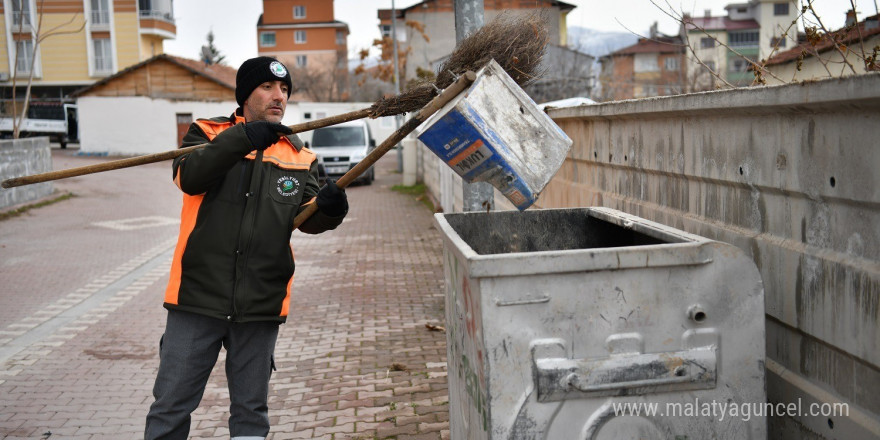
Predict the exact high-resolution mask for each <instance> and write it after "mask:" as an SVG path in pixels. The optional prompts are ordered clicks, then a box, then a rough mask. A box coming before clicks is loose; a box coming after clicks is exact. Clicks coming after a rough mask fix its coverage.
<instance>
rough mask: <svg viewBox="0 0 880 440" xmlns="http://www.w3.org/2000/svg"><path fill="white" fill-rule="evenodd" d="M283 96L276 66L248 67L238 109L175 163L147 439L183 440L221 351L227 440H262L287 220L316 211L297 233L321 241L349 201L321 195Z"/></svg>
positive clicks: (283, 301)
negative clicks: (173, 224)
mask: <svg viewBox="0 0 880 440" xmlns="http://www.w3.org/2000/svg"><path fill="white" fill-rule="evenodd" d="M291 86H292V84H291V78H290V73H289V72H288V71H287V69H286V68H285V67H284V65H283V64H281V63H280V62H278V61H277V60H275V59H274V58H269V57H258V58H253V59H250V60H247V61H245V62H244V63H243V64H242V65H241V67H240V68H239V70H238V74H237V75H236V88H235V98H236V101H237V102H238V104H239V108H238V109H237V110H236V111H235V113H234V114H233V115H232V116H230V117H228V118H227V117H220V118H214V119H201V120H198V121H196V122H195V123H193V124H192V125H191V126H190V129H189V132H188V133H187V134H186V136H185V137H184V138H183V146H184V147H186V146H190V145H197V144H202V143H208V146H207V147H205V148H202V149H200V150H197V151H194V152H191V153H189V154H186V155H184V156H181V157H179V158H178V159H176V160H174V163H173V169H174V182H175V183H176V184H177V186H178V187H180V189H181V190H182V191H183V192H184V196H183V210H182V213H181V224H180V237H179V239H178V243H177V248H176V249H175V251H174V260H173V263H172V266H171V279H170V281H169V283H168V288H167V290H166V292H165V308H167V309H168V320H167V324H166V327H165V334H164V335H163V337H162V341H161V343H160V353H159V357H160V365H159V373H158V375H157V377H156V383H155V386H154V388H153V395H154V397H155V398H156V400H155V402H154V403H153V404H152V406H151V407H150V412H149V414H148V415H147V423H146V430H145V437H146V438H147V439H185V438H186V437H187V435H188V434H189V428H190V414H191V413H192V411H194V410H195V409H196V408H197V407H198V405H199V402H200V401H201V398H202V394H203V393H204V390H205V385H206V383H207V381H208V376H209V375H210V373H211V370H212V368H213V367H214V364H215V363H216V362H217V357H218V355H219V352H220V349H221V347H225V348H226V352H227V355H226V375H227V379H228V382H229V394H230V400H231V405H230V417H229V430H230V435H231V437H232V438H233V439H263V438H265V437H266V435H267V434H268V433H269V416H268V405H267V399H268V393H269V376H270V374H271V371H272V369H273V367H274V360H273V357H272V355H273V351H274V349H275V341H276V338H277V335H278V326H279V324H281V323H283V322H284V321H285V319H286V318H287V313H288V310H289V307H290V286H291V284H292V282H293V270H294V262H293V251H292V249H291V247H290V236H291V233H292V232H293V231H292V229H293V220H294V217H295V216H296V215H297V213H299V212H300V211H302V210H303V209H304V208H305V207H306V206H307V205H309V204H311V203H317V205H318V211H317V212H316V213H315V214H314V215H313V216H311V217H310V218H309V219H308V220H307V221H306V222H304V223H303V224H302V226H300V227H299V229H300V230H301V231H303V232H305V233H309V234H317V233H320V232H324V231H326V230H330V229H334V228H336V227H337V226H338V225H339V224H340V223H342V219H343V217H345V214H346V213H347V212H348V201H347V199H346V196H345V192H344V191H342V190H341V189H339V188H338V187H337V186H336V185H335V184H334V183H333V182H332V181H330V182H328V183H327V185H325V186H324V187H323V188H321V189H320V191H319V190H318V183H317V178H316V176H317V161H316V156H315V154H314V153H313V152H312V151H310V150H309V149H307V148H303V145H302V143H301V142H300V140H299V139H298V138H297V137H296V136H295V135H291V133H292V132H291V130H290V129H289V128H287V127H286V126H284V125H281V124H280V122H281V119H282V117H283V116H284V110H285V108H286V106H287V99H288V98H289V97H290V89H291ZM280 133H283V134H285V135H290V136H281V135H280Z"/></svg>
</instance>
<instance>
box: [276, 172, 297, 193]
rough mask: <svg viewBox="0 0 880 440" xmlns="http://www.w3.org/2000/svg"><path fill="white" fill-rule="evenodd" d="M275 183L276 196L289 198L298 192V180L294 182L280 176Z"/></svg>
mask: <svg viewBox="0 0 880 440" xmlns="http://www.w3.org/2000/svg"><path fill="white" fill-rule="evenodd" d="M276 183H277V186H276V187H275V189H277V190H278V194H281V195H282V196H283V197H290V196H292V195H295V194H296V193H298V192H299V180H296V178H294V177H290V176H282V177H281V178H279V179H278V180H277V182H276Z"/></svg>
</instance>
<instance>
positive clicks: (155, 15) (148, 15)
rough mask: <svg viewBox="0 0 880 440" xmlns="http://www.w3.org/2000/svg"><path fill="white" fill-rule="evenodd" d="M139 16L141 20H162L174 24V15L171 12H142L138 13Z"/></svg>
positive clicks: (153, 10) (151, 10) (152, 10)
mask: <svg viewBox="0 0 880 440" xmlns="http://www.w3.org/2000/svg"><path fill="white" fill-rule="evenodd" d="M138 16H140V19H141V20H144V19H150V20H162V21H166V22H168V23H171V24H174V14H173V13H172V12H171V11H161V10H158V9H150V10H146V11H145V10H141V11H138Z"/></svg>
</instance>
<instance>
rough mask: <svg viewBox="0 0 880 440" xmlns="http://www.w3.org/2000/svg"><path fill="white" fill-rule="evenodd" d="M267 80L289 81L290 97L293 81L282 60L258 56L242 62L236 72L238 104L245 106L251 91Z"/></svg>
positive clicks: (236, 98)
mask: <svg viewBox="0 0 880 440" xmlns="http://www.w3.org/2000/svg"><path fill="white" fill-rule="evenodd" d="M267 81H284V82H285V83H287V97H288V98H290V90H291V89H292V88H293V82H292V81H291V79H290V72H288V71H287V67H284V64H281V61H278V60H276V59H275V58H271V57H256V58H251V59H249V60H247V61H245V62H243V63H241V67H239V68H238V73H236V74H235V100H236V101H237V102H238V105H239V106H243V105H244V101H245V100H246V99H247V98H248V96H251V92H253V91H254V89H256V88H257V87H258V86H259V85H260V84H262V83H264V82H267Z"/></svg>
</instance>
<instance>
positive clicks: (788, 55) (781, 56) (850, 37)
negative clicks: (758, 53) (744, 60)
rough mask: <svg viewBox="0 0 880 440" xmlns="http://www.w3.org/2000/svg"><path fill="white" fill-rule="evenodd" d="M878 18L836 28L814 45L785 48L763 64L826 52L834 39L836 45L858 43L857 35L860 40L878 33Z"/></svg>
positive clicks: (832, 45) (780, 62) (879, 30)
mask: <svg viewBox="0 0 880 440" xmlns="http://www.w3.org/2000/svg"><path fill="white" fill-rule="evenodd" d="M878 20H880V14H878V15H874V16H872V17H868V18H866V19H865V20H863V21H861V22H859V27H858V28H856V27H855V26H853V27H851V28H846V27H844V28H841V29H838V30H836V31H834V32H832V33H830V34H828V35H827V36H825V37H823V38H822V39H821V40H819V41H818V42H817V43H816V44H815V45H814V44H813V43H811V42H810V41H809V39H808V41H806V42H804V43H801V44H799V45H798V46H797V47H794V48H792V49H789V50H786V51H785V52H780V53H778V54H776V55H774V56H773V57H771V58H770V59H769V60H767V62H766V63H765V64H764V65H765V66H772V65H775V64H782V63H787V62H789V61H792V60H796V59H797V58H798V57H800V56H801V54H802V53H804V54H806V55H804V56H805V57H810V56H814V55H817V54H819V53H822V52H826V51H829V50H833V49H834V44H833V42H834V41H836V42H837V44H838V45H840V44H843V45H847V46H849V45H851V43H854V44H858V41H859V36H860V35H861V37H862V41H865V40H866V39H868V37H871V36H874V35H878V34H880V25H878ZM868 21H873V23H872V25H871V28H870V29H869V28H868V26H866V25H867V22H868ZM865 50H867V51H869V52H870V50H871V49H870V48H867V47H866V48H865Z"/></svg>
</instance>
